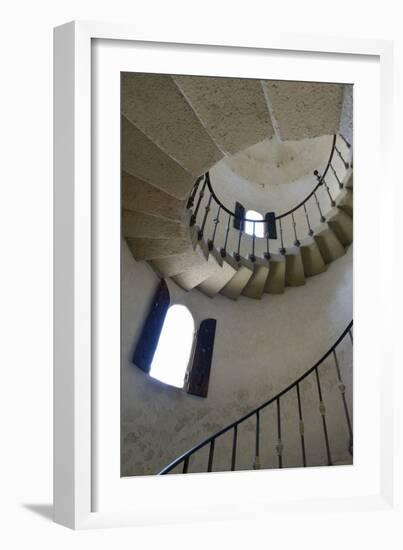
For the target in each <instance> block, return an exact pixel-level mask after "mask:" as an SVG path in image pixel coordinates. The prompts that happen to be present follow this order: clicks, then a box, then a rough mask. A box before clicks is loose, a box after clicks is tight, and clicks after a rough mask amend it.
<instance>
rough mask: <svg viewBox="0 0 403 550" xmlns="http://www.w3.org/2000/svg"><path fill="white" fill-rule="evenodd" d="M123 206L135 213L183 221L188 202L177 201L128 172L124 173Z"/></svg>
mask: <svg viewBox="0 0 403 550" xmlns="http://www.w3.org/2000/svg"><path fill="white" fill-rule="evenodd" d="M122 206H123V208H125V209H127V210H133V211H135V212H144V213H145V214H152V215H155V216H160V217H164V218H167V219H170V220H177V221H182V220H183V219H184V212H185V210H186V201H185V200H180V199H177V198H175V197H173V196H172V195H169V194H168V193H166V192H165V191H161V190H160V189H158V188H157V187H154V186H153V185H152V184H151V183H148V182H146V181H144V180H141V179H139V178H136V177H135V176H132V175H131V174H128V173H127V172H122Z"/></svg>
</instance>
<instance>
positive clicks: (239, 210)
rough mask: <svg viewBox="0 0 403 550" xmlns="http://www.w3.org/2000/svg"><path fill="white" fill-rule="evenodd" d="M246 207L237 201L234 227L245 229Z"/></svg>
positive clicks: (240, 229)
mask: <svg viewBox="0 0 403 550" xmlns="http://www.w3.org/2000/svg"><path fill="white" fill-rule="evenodd" d="M244 218H245V208H244V207H243V206H242V204H241V203H240V202H236V203H235V217H234V228H235V229H239V231H243V230H244V227H245V222H244Z"/></svg>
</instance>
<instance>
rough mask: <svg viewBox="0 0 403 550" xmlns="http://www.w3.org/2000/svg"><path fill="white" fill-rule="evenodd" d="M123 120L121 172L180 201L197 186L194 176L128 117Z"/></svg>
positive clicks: (123, 117)
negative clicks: (145, 182)
mask: <svg viewBox="0 0 403 550" xmlns="http://www.w3.org/2000/svg"><path fill="white" fill-rule="evenodd" d="M121 120H122V169H123V170H124V171H125V172H128V173H129V174H131V175H132V176H135V177H137V178H140V179H142V180H144V181H147V182H148V183H151V184H152V185H154V186H155V187H158V188H159V189H161V190H162V191H165V192H166V193H168V194H169V195H172V196H174V197H176V198H177V199H183V198H185V196H186V195H187V194H188V193H189V191H190V190H191V189H192V187H193V185H194V176H193V175H192V174H190V172H188V171H186V170H185V169H184V168H182V166H181V165H180V164H178V163H177V162H176V161H175V160H173V159H172V158H171V157H169V156H168V155H167V154H166V153H164V151H162V149H160V148H159V147H158V146H157V145H155V143H153V142H152V141H151V140H150V139H149V138H148V137H147V136H146V135H145V134H143V132H141V131H140V130H139V129H138V128H137V127H136V126H135V125H134V124H132V123H131V122H130V121H129V120H128V119H127V118H126V117H125V116H122V117H121Z"/></svg>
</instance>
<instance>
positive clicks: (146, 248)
mask: <svg viewBox="0 0 403 550" xmlns="http://www.w3.org/2000/svg"><path fill="white" fill-rule="evenodd" d="M126 241H127V244H128V246H129V248H130V251H131V253H132V254H133V256H134V259H135V260H137V261H141V260H153V259H155V258H167V257H169V256H172V255H173V254H182V253H183V252H185V251H186V250H188V249H189V246H190V242H189V239H149V238H143V237H139V238H135V239H132V238H126Z"/></svg>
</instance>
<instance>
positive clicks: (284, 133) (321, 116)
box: [262, 80, 344, 141]
mask: <svg viewBox="0 0 403 550" xmlns="http://www.w3.org/2000/svg"><path fill="white" fill-rule="evenodd" d="M262 85H263V88H264V90H265V94H266V98H267V102H268V105H269V108H270V113H271V116H272V120H273V125H274V126H275V128H276V132H277V134H278V137H279V138H280V139H281V140H282V141H288V140H300V139H306V138H314V137H318V136H322V135H331V134H336V133H338V131H339V124H340V117H341V111H342V106H343V95H344V85H343V84H319V83H317V82H315V83H310V82H305V83H301V82H286V81H282V80H277V81H273V80H268V81H267V80H266V81H263V82H262Z"/></svg>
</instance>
